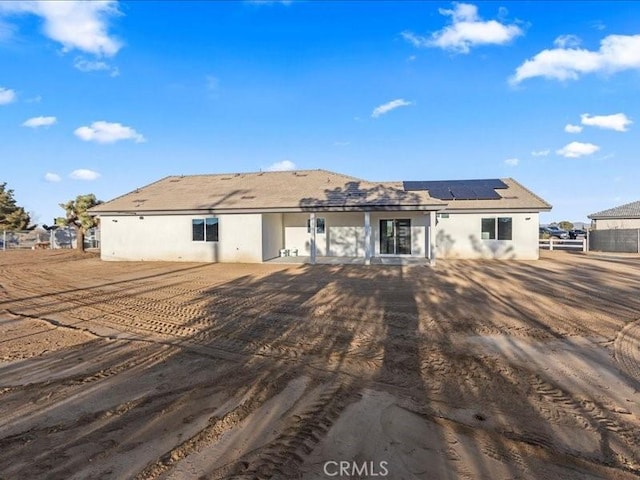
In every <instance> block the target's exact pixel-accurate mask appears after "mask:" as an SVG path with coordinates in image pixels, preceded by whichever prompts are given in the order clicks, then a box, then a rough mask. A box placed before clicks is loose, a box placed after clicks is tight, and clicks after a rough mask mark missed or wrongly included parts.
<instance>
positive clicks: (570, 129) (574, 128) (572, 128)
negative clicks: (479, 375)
mask: <svg viewBox="0 0 640 480" xmlns="http://www.w3.org/2000/svg"><path fill="white" fill-rule="evenodd" d="M564 131H565V132H567V133H580V132H581V131H582V127H581V126H580V125H572V124H570V123H567V124H566V125H565V126H564Z"/></svg>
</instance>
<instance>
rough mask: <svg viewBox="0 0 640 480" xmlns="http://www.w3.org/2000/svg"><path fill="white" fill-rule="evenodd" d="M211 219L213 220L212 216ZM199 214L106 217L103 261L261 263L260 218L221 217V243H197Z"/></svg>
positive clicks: (219, 218)
mask: <svg viewBox="0 0 640 480" xmlns="http://www.w3.org/2000/svg"><path fill="white" fill-rule="evenodd" d="M208 217H211V215H209V216H208ZM194 218H207V216H198V215H145V216H142V217H140V216H133V215H127V216H102V217H101V218H100V229H101V237H102V240H101V248H100V255H101V258H102V260H164V261H185V262H247V263H254V262H261V261H262V240H261V238H262V220H261V216H260V215H253V214H250V215H219V216H218V217H217V218H218V221H219V239H218V241H217V242H201V241H196V242H194V241H193V239H192V224H191V220H192V219H194Z"/></svg>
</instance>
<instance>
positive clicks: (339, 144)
mask: <svg viewBox="0 0 640 480" xmlns="http://www.w3.org/2000/svg"><path fill="white" fill-rule="evenodd" d="M349 145H351V142H333V146H334V147H347V146H349Z"/></svg>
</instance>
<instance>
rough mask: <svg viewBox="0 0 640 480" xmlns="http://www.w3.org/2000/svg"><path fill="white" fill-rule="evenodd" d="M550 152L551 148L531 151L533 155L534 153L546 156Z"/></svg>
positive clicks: (538, 155) (537, 155) (535, 155)
mask: <svg viewBox="0 0 640 480" xmlns="http://www.w3.org/2000/svg"><path fill="white" fill-rule="evenodd" d="M550 153H551V150H549V149H546V150H534V151H533V152H531V155H533V156H534V157H546V156H547V155H549V154H550Z"/></svg>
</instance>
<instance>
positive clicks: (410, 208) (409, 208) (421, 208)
mask: <svg viewBox="0 0 640 480" xmlns="http://www.w3.org/2000/svg"><path fill="white" fill-rule="evenodd" d="M444 208H445V205H364V206H358V205H356V206H331V207H322V206H317V207H314V206H308V207H286V208H221V209H215V208H200V209H190V210H105V211H97V212H96V211H90V212H89V214H90V215H92V216H95V217H100V216H105V217H109V216H113V217H119V216H122V217H125V216H136V215H205V214H206V215H225V214H227V215H228V214H250V213H310V212H367V211H368V212H394V211H395V212H430V211H434V212H435V211H441V210H443V209H444Z"/></svg>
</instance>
